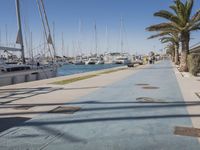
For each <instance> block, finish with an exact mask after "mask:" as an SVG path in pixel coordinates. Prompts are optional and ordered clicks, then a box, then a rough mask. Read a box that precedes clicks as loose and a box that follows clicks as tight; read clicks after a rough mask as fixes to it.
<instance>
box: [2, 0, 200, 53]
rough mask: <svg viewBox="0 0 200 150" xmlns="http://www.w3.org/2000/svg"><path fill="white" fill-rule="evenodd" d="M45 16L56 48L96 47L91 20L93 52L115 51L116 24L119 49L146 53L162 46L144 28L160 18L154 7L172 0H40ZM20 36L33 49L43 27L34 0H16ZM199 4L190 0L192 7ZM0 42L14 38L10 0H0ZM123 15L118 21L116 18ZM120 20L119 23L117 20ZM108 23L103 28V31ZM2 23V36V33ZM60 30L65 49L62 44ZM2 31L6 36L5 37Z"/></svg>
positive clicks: (87, 49) (196, 38)
mask: <svg viewBox="0 0 200 150" xmlns="http://www.w3.org/2000/svg"><path fill="white" fill-rule="evenodd" d="M44 2H45V7H46V12H47V15H48V21H49V24H50V27H51V31H52V30H53V24H54V25H55V29H54V34H55V43H56V50H57V54H59V55H61V54H65V55H67V54H68V55H75V54H78V53H81V52H82V53H90V52H92V53H94V52H95V27H94V26H95V22H96V33H97V34H96V36H97V46H98V52H99V53H103V52H106V51H107V50H108V51H109V52H120V51H121V47H120V41H121V38H120V30H121V31H122V32H121V33H122V34H123V38H122V39H123V42H124V47H123V51H125V52H129V53H131V54H147V53H148V52H149V51H152V50H156V51H160V50H161V49H163V48H164V45H162V44H161V43H160V42H159V40H158V39H154V40H147V38H148V37H149V36H150V35H152V34H153V33H150V32H147V31H145V28H146V27H148V26H150V25H152V24H157V23H161V22H164V21H165V20H164V19H161V18H158V17H154V16H153V13H154V12H156V11H158V10H161V9H168V7H169V5H171V4H172V2H173V1H172V0H137V1H136V0H44ZM20 3H21V5H20V6H21V15H22V25H23V33H24V39H25V40H24V41H25V43H27V45H30V32H32V39H33V42H32V45H33V46H32V47H33V49H35V51H36V52H35V54H36V53H38V52H39V50H38V45H40V44H41V43H43V27H42V22H41V19H40V16H39V11H38V8H37V4H36V0H20ZM199 8H200V2H199V0H196V1H195V6H194V11H196V10H198V9H199ZM0 11H1V12H0V44H1V45H11V44H12V43H15V40H16V33H17V23H16V10H15V0H0ZM121 18H122V20H123V21H120V20H121ZM121 22H122V24H123V28H121V27H120V24H121ZM106 28H107V32H106ZM6 29H7V36H6ZM62 34H63V37H64V38H63V39H64V50H61V49H62ZM199 34H200V31H199V32H195V33H193V34H192V36H191V37H192V41H191V45H193V44H195V43H197V42H199V41H200V39H199ZM6 37H7V38H6Z"/></svg>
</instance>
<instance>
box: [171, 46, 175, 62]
mask: <svg viewBox="0 0 200 150" xmlns="http://www.w3.org/2000/svg"><path fill="white" fill-rule="evenodd" d="M171 55H172V62H175V49H174V47H173V48H172V54H171Z"/></svg>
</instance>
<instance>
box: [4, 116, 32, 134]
mask: <svg viewBox="0 0 200 150" xmlns="http://www.w3.org/2000/svg"><path fill="white" fill-rule="evenodd" d="M29 119H31V118H25V117H10V118H0V133H1V132H3V131H5V130H8V129H10V128H12V127H15V126H20V125H22V124H23V123H24V122H25V121H27V120H29Z"/></svg>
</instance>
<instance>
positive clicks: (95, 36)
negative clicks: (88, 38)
mask: <svg viewBox="0 0 200 150" xmlns="http://www.w3.org/2000/svg"><path fill="white" fill-rule="evenodd" d="M94 38H95V52H96V55H98V44H97V25H96V21H95V23H94Z"/></svg>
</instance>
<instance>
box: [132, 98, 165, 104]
mask: <svg viewBox="0 0 200 150" xmlns="http://www.w3.org/2000/svg"><path fill="white" fill-rule="evenodd" d="M136 100H137V101H140V102H146V103H153V102H154V103H155V102H160V103H162V102H164V101H162V100H159V99H154V98H151V97H138V98H136Z"/></svg>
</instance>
